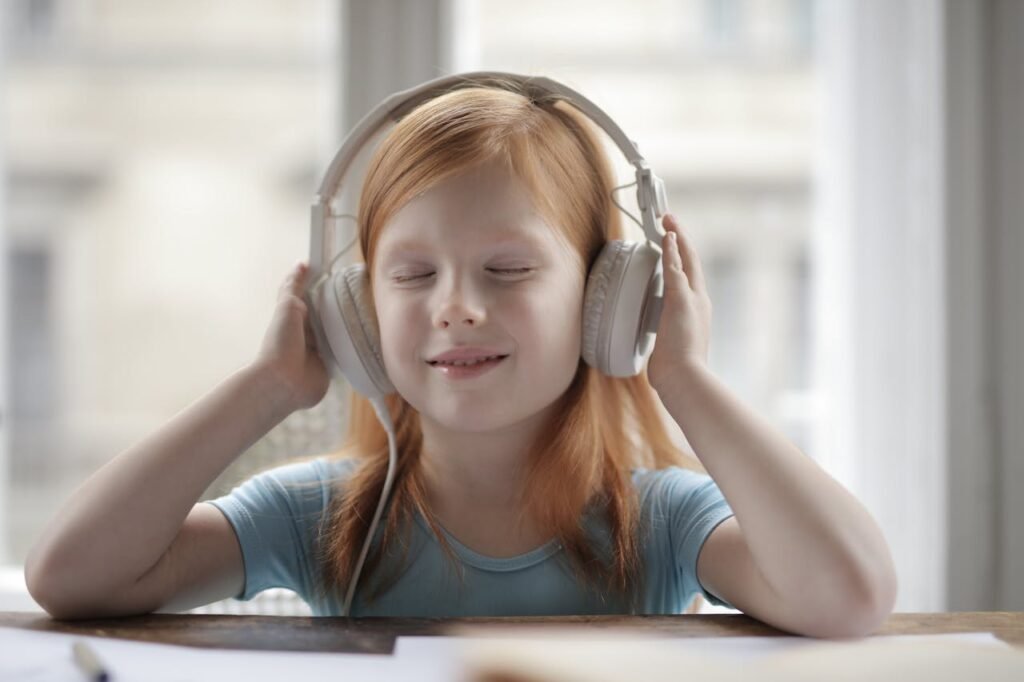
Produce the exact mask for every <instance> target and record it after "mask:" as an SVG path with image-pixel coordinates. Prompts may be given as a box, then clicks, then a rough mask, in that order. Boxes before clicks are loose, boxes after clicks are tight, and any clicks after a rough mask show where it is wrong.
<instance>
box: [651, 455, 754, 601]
mask: <svg viewBox="0 0 1024 682" xmlns="http://www.w3.org/2000/svg"><path fill="white" fill-rule="evenodd" d="M661 484H662V485H663V486H664V488H663V489H662V491H661V496H662V499H663V500H664V501H665V503H666V504H667V505H668V509H667V510H666V511H667V514H668V519H667V520H668V530H669V542H670V544H671V547H672V556H674V557H675V558H676V574H677V581H678V584H679V585H681V586H682V590H683V594H685V595H691V594H694V593H698V594H701V595H702V596H703V597H704V598H705V599H706V600H707V601H708V602H710V603H711V604H716V605H718V606H724V607H726V608H730V609H735V608H736V607H735V606H733V605H732V604H730V603H728V602H726V601H725V600H723V599H719V598H718V597H717V596H716V595H714V594H712V593H711V592H709V591H708V590H706V589H705V588H704V586H703V585H701V583H700V580H699V579H698V577H697V558H698V556H699V555H700V550H701V548H702V547H703V546H704V541H705V540H707V538H708V536H709V535H711V531H713V530H714V529H715V528H716V527H717V526H718V525H719V524H720V523H722V522H723V521H725V520H726V519H728V518H729V517H731V516H733V515H734V513H733V511H732V508H731V507H730V506H729V503H728V502H726V500H725V496H723V495H722V491H721V490H719V488H718V484H716V483H715V481H714V479H712V478H711V477H710V476H708V475H707V474H702V473H699V472H696V471H690V470H687V469H682V468H679V467H669V468H668V469H666V470H664V471H663V476H662V480H661Z"/></svg>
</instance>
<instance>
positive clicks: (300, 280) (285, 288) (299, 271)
mask: <svg viewBox="0 0 1024 682" xmlns="http://www.w3.org/2000/svg"><path fill="white" fill-rule="evenodd" d="M308 274H309V267H308V266H307V265H306V264H305V263H304V262H302V261H299V262H298V263H296V264H295V265H294V266H292V269H291V270H289V271H288V276H287V277H285V279H284V282H282V283H281V290H280V296H281V297H284V296H299V297H300V298H301V297H302V293H303V289H304V287H305V284H306V277H307V275H308Z"/></svg>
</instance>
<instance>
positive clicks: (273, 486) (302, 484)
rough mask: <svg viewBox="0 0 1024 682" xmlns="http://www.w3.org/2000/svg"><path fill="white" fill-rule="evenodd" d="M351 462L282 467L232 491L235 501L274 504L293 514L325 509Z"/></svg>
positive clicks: (308, 462) (330, 460) (337, 460)
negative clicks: (274, 501) (271, 502)
mask: <svg viewBox="0 0 1024 682" xmlns="http://www.w3.org/2000/svg"><path fill="white" fill-rule="evenodd" d="M356 466H357V460H355V459H353V458H349V457H346V458H337V457H318V458H315V459H305V460H301V461H295V462H289V463H287V464H281V465H279V466H276V467H273V468H271V469H266V470H264V471H261V472H259V473H257V474H255V475H253V476H252V477H250V478H249V479H248V480H246V481H245V482H244V483H242V484H241V485H239V486H238V487H237V488H236V489H235V490H233V491H232V495H234V496H237V497H243V498H245V497H256V498H263V500H264V501H265V502H270V501H271V500H276V501H277V506H287V507H290V508H291V509H292V511H298V510H300V509H301V510H309V509H310V508H311V507H323V506H326V504H327V501H328V500H329V499H330V496H331V492H332V491H333V490H335V489H336V486H338V485H343V484H344V482H345V481H347V480H348V479H349V477H350V476H351V475H352V472H353V471H355V469H356Z"/></svg>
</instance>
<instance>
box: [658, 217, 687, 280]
mask: <svg viewBox="0 0 1024 682" xmlns="http://www.w3.org/2000/svg"><path fill="white" fill-rule="evenodd" d="M677 239H678V238H677V237H676V234H675V232H673V231H672V230H666V231H665V236H664V237H662V240H661V257H662V259H663V262H662V266H661V269H662V270H663V271H664V272H665V284H666V286H671V284H672V282H671V280H673V279H676V280H678V281H679V285H681V286H685V287H688V286H690V282H689V279H688V278H687V276H686V273H685V272H684V271H683V261H682V259H681V258H680V256H679V248H678V247H677V246H676V242H677Z"/></svg>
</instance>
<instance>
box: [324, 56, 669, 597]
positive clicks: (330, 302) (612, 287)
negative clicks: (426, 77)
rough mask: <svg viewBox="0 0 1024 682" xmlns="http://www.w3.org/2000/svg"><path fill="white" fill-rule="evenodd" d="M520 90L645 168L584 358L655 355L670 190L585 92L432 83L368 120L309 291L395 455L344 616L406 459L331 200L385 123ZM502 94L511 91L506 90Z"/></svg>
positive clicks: (339, 359) (587, 332) (364, 296)
mask: <svg viewBox="0 0 1024 682" xmlns="http://www.w3.org/2000/svg"><path fill="white" fill-rule="evenodd" d="M499 82H500V83H501V84H504V83H511V84H513V85H514V86H515V87H517V88H519V91H520V92H522V93H523V94H524V95H525V96H527V97H530V98H531V99H539V98H542V97H550V96H551V95H556V96H558V97H559V98H560V99H564V100H566V101H567V102H568V103H569V104H572V105H573V106H575V107H576V108H577V109H579V110H580V111H582V112H583V113H584V114H586V115H587V116H588V117H589V118H590V119H591V120H593V121H594V122H595V123H597V124H598V125H599V126H600V127H601V128H602V129H603V130H604V131H605V132H606V133H607V134H608V135H609V137H611V139H612V140H613V141H614V142H615V144H616V145H617V146H618V148H619V149H620V150H621V151H622V153H623V155H624V156H625V157H626V159H627V160H628V161H629V162H630V163H631V164H632V165H633V166H634V167H635V169H636V186H637V189H636V194H637V204H638V206H639V209H640V213H641V216H642V221H643V222H642V227H643V231H644V234H645V236H646V239H647V240H646V241H644V242H627V241H620V240H611V241H607V242H605V245H604V248H603V249H602V250H601V253H600V255H599V256H598V258H597V260H596V261H595V262H594V265H593V266H592V267H591V269H590V273H589V275H588V277H587V286H586V292H585V294H584V298H583V339H582V353H581V355H582V357H583V360H584V362H586V363H587V364H588V365H590V366H591V367H595V368H596V369H598V370H600V371H601V372H602V373H604V374H606V375H608V376H613V377H629V376H635V375H636V374H638V373H639V372H640V371H641V369H642V368H643V364H644V362H645V360H646V359H647V356H648V355H649V354H650V352H651V350H652V349H653V348H654V337H655V333H656V332H657V329H658V322H659V320H660V318H661V309H662V304H663V294H664V280H663V276H662V266H661V246H660V244H661V237H662V236H663V235H664V231H663V230H662V229H661V228H660V226H659V225H658V219H659V218H661V217H662V216H663V215H664V214H665V213H666V212H667V210H668V206H667V200H666V198H665V186H664V183H663V182H662V180H661V178H659V177H658V176H657V175H655V174H654V173H653V171H652V170H651V169H650V167H649V166H648V165H647V162H646V161H645V160H644V158H643V157H642V156H641V155H640V152H639V150H638V149H637V147H636V144H635V143H633V142H631V141H630V140H629V139H628V138H627V137H626V135H625V133H623V132H622V130H621V129H620V128H619V126H618V125H616V124H615V122H614V121H612V119H611V118H610V117H609V116H608V115H607V114H605V113H604V112H603V111H602V110H601V109H600V108H599V107H598V106H597V105H595V104H594V103H593V102H591V101H590V100H588V99H587V98H586V97H584V96H583V95H581V94H580V93H578V92H576V91H575V90H572V89H570V88H568V87H566V86H564V85H562V84H560V83H558V82H556V81H553V80H551V79H549V78H543V77H536V76H522V75H518V74H512V73H505V72H497V71H478V72H471V73H463V74H456V75H453V76H446V77H444V78H438V79H435V80H431V81H427V82H426V83H423V84H422V85H419V86H417V87H414V88H411V89H409V90H403V91H400V92H397V93H395V94H393V95H391V96H390V97H388V98H387V99H385V100H384V101H383V102H381V104H379V105H378V106H377V107H376V108H375V109H374V110H373V111H371V112H370V113H369V114H367V115H366V116H365V117H363V119H362V120H361V121H359V123H358V124H357V125H356V127H355V128H354V129H353V130H352V132H351V133H349V135H348V136H347V137H346V138H345V141H344V143H343V144H342V146H341V149H340V150H339V151H338V153H337V154H336V155H335V157H334V160H333V161H332V162H331V165H330V166H329V167H328V169H327V173H326V174H325V176H324V179H323V182H322V183H321V184H320V190H319V191H318V192H317V195H316V197H315V198H314V201H313V206H312V215H311V223H310V248H309V268H310V273H309V279H308V281H309V285H308V286H307V289H306V292H305V299H306V303H307V305H308V307H309V316H310V320H311V326H312V327H313V329H314V334H315V335H316V343H317V350H318V352H319V354H320V357H321V359H322V360H323V362H324V365H325V366H326V367H327V369H328V371H329V372H330V374H331V375H332V376H333V377H334V378H338V379H346V380H347V381H348V382H349V383H350V384H351V385H352V387H353V388H355V390H356V391H358V392H359V393H360V394H362V395H364V396H366V397H367V398H368V399H369V400H370V401H371V403H372V404H373V406H374V409H375V411H376V413H377V417H378V419H380V421H381V424H382V425H383V426H384V428H385V429H386V430H387V432H388V439H389V440H388V442H389V444H390V446H391V447H390V457H389V466H388V473H387V477H386V478H385V481H384V488H383V490H382V492H381V498H380V502H379V503H378V505H377V511H376V513H375V514H374V517H373V521H372V523H371V524H370V530H369V533H368V534H367V536H366V540H365V542H364V543H363V549H362V553H361V555H360V558H359V562H358V563H357V565H356V570H355V572H354V573H353V577H352V580H351V582H350V584H349V588H348V594H347V596H346V598H345V604H344V610H343V615H346V616H347V615H349V613H350V611H351V604H352V598H353V595H354V594H355V588H356V584H357V583H358V581H359V574H360V572H361V571H362V566H363V562H364V561H365V559H366V554H367V551H368V550H369V547H370V542H371V539H372V538H373V532H374V530H375V529H376V527H377V523H378V521H379V519H380V515H381V512H382V511H383V509H384V505H385V502H386V500H387V496H388V493H389V492H390V489H391V483H392V479H393V476H394V469H395V462H396V460H397V456H396V452H395V442H394V427H393V425H392V423H391V416H390V414H389V413H388V410H387V407H386V405H385V403H384V400H383V398H384V396H386V395H388V394H390V393H393V392H394V391H395V388H394V386H393V385H392V383H391V380H390V379H389V378H388V375H387V372H386V370H385V369H384V361H383V356H382V353H381V345H380V333H379V330H378V327H377V318H376V314H375V313H374V310H373V305H372V303H371V301H370V297H369V293H368V292H369V281H368V275H367V271H366V265H365V264H363V263H358V264H354V265H349V266H346V267H344V268H342V269H341V270H339V271H337V272H335V271H333V270H332V266H333V264H334V261H336V260H337V258H338V257H339V256H340V255H341V254H340V253H339V252H337V250H336V248H335V246H334V230H333V225H332V224H328V223H329V221H334V220H335V219H337V218H339V217H341V215H340V214H337V213H335V212H334V209H333V207H332V200H333V199H334V198H335V197H336V196H337V195H338V194H339V191H340V188H341V184H342V180H343V179H344V176H345V173H346V172H347V170H348V168H349V166H350V165H351V164H352V162H353V160H354V159H355V157H356V155H357V154H358V153H359V151H360V150H361V149H362V147H363V146H364V145H365V144H366V142H367V141H368V140H369V139H370V138H371V137H373V136H374V135H375V134H376V133H377V132H378V131H379V130H380V129H381V128H382V127H383V126H384V125H386V124H387V123H397V122H398V121H399V120H400V119H401V118H402V117H403V116H404V115H405V114H407V113H408V112H410V111H411V110H413V109H414V108H416V107H417V106H418V105H420V104H421V103H423V102H425V101H427V100H430V99H432V98H434V97H437V96H439V95H442V94H445V93H447V92H451V91H452V90H455V89H461V88H464V87H473V86H483V87H495V86H497V87H502V85H500V84H499ZM503 89H507V86H505V87H504V88H503Z"/></svg>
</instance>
